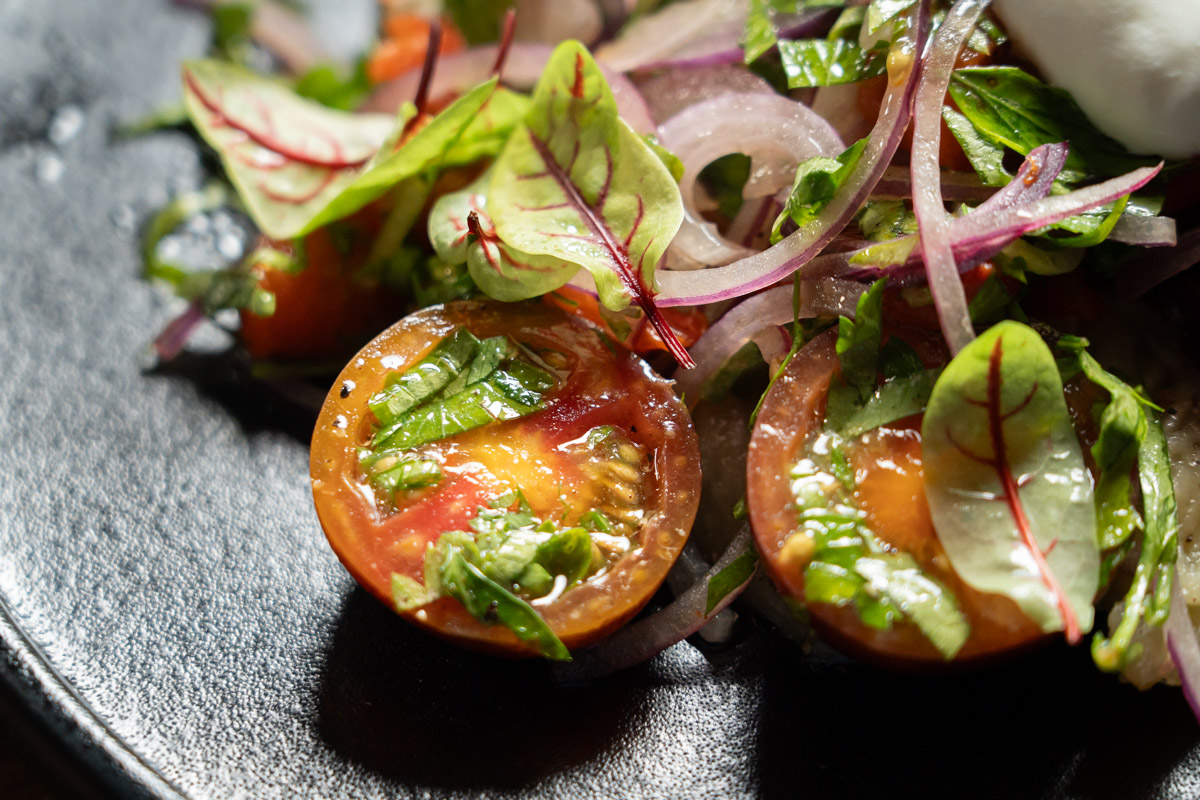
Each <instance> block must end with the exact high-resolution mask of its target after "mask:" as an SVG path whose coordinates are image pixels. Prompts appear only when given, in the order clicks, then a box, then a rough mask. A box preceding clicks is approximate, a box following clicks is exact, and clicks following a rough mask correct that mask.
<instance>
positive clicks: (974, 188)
mask: <svg viewBox="0 0 1200 800" xmlns="http://www.w3.org/2000/svg"><path fill="white" fill-rule="evenodd" d="M996 191H997V190H996V189H995V187H992V186H984V185H983V184H982V183H981V182H980V180H979V178H978V176H976V175H975V173H973V172H952V171H949V170H943V171H942V198H943V199H945V200H952V201H956V202H962V203H979V202H982V201H984V200H987V199H988V198H989V197H991V196H992V195H994V194H995V193H996ZM871 196H872V197H879V198H884V199H889V200H907V199H908V198H910V197H912V174H911V173H910V171H909V170H908V169H907V168H905V167H888V168H887V169H885V170H884V171H883V177H882V178H880V179H879V183H877V184H875V190H874V191H873V192H871Z"/></svg>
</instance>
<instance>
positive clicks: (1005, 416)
mask: <svg viewBox="0 0 1200 800" xmlns="http://www.w3.org/2000/svg"><path fill="white" fill-rule="evenodd" d="M922 441H923V451H922V458H923V460H924V467H925V495H926V498H927V499H928V501H929V508H930V512H931V514H932V518H933V523H934V526H935V528H936V529H937V532H938V538H939V539H940V540H941V543H942V546H943V547H944V548H945V550H946V555H947V557H948V558H949V559H950V563H951V564H952V565H953V567H954V570H955V572H957V573H958V575H959V576H960V577H961V578H962V579H963V580H964V581H966V582H967V583H968V584H970V585H971V586H972V587H974V588H976V589H978V590H979V591H982V592H993V593H998V594H1003V595H1006V596H1008V597H1011V598H1012V599H1013V600H1014V601H1015V602H1016V603H1017V605H1018V606H1020V608H1021V610H1022V611H1024V612H1025V613H1026V614H1027V615H1028V616H1029V617H1030V618H1031V619H1032V620H1034V621H1035V622H1036V623H1037V624H1038V625H1039V626H1040V627H1041V628H1042V630H1045V631H1057V630H1064V631H1065V632H1066V635H1067V638H1068V640H1069V641H1072V642H1074V641H1077V640H1078V639H1079V637H1080V636H1081V635H1082V633H1084V632H1086V631H1088V630H1090V629H1091V627H1092V621H1093V615H1094V610H1093V608H1092V599H1093V598H1094V597H1095V594H1096V589H1097V587H1098V585H1099V574H1100V553H1099V547H1098V545H1097V542H1096V511H1095V507H1094V505H1093V494H1092V486H1091V479H1090V477H1089V475H1088V472H1087V467H1086V466H1085V464H1084V461H1083V453H1082V451H1081V449H1080V445H1079V439H1078V437H1077V436H1076V433H1075V427H1074V425H1073V424H1072V422H1071V417H1070V414H1069V412H1068V411H1067V405H1066V400H1065V399H1064V397H1063V390H1062V380H1061V378H1060V377H1059V371H1058V366H1057V364H1056V363H1055V360H1054V357H1053V355H1052V354H1051V352H1050V348H1049V347H1047V345H1046V343H1045V342H1044V341H1042V338H1041V336H1039V335H1038V333H1037V332H1036V331H1034V330H1033V329H1032V328H1029V327H1028V326H1026V325H1023V324H1021V323H1019V322H1012V321H1007V322H1001V323H999V324H998V325H995V326H993V327H992V328H990V329H989V330H988V331H986V332H985V333H984V334H982V335H981V336H980V337H979V338H978V339H976V340H975V341H973V342H972V343H971V344H970V345H968V346H967V347H966V348H964V349H963V350H962V352H960V353H959V354H958V356H956V357H955V358H954V360H952V361H951V362H950V364H949V365H948V366H947V367H946V368H945V370H944V371H943V372H942V375H941V377H940V378H938V381H937V383H936V385H935V386H934V388H933V393H932V394H931V395H930V398H929V407H928V409H927V411H926V412H925V420H924V423H923V426H922Z"/></svg>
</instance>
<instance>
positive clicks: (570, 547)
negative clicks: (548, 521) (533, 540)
mask: <svg viewBox="0 0 1200 800" xmlns="http://www.w3.org/2000/svg"><path fill="white" fill-rule="evenodd" d="M534 561H536V562H537V563H538V565H540V566H541V567H542V568H543V569H545V570H546V572H548V573H549V574H550V575H564V576H566V578H567V585H568V586H570V585H571V584H573V583H575V582H576V581H581V580H583V579H584V578H586V577H587V574H588V568H589V567H591V565H592V537H591V536H589V535H588V532H587V531H586V530H584V529H583V528H568V529H567V530H565V531H558V532H557V533H555V534H554V535H553V536H551V537H550V538H549V539H547V540H546V541H545V542H543V543H542V544H541V545H539V546H538V548H537V554H536V555H535V556H534Z"/></svg>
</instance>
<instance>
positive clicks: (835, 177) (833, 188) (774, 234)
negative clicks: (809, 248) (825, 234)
mask: <svg viewBox="0 0 1200 800" xmlns="http://www.w3.org/2000/svg"><path fill="white" fill-rule="evenodd" d="M866 144H867V140H866V139H859V140H858V141H857V142H855V143H854V144H852V145H850V146H849V147H848V148H846V150H845V151H843V152H842V154H841V155H839V156H838V157H837V158H827V157H825V156H816V157H814V158H810V159H808V160H807V161H804V162H802V163H801V164H800V166H799V167H798V168H797V169H796V179H795V181H793V183H792V191H791V194H789V195H788V199H787V203H786V204H785V205H784V208H783V211H782V212H780V214H779V216H778V217H777V218H776V219H775V224H774V226H773V227H772V228H771V241H772V242H778V241H779V240H780V239H782V238H783V225H784V223H785V222H787V221H788V220H789V219H790V220H791V221H792V222H794V223H796V225H798V226H800V227H803V226H804V225H806V224H808V223H809V222H811V221H812V220H814V219H816V217H817V216H818V215H819V214H820V213H821V210H822V209H823V208H825V206H826V205H828V204H829V201H830V200H832V199H833V198H834V195H836V194H837V191H838V189H840V188H841V186H842V184H843V183H845V182H846V178H848V177H849V176H850V174H851V173H852V172H853V171H854V167H855V166H856V165H857V164H858V160H859V159H860V158H861V157H862V154H863V150H864V148H865V147H866Z"/></svg>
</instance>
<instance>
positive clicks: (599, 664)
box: [551, 524, 757, 683]
mask: <svg viewBox="0 0 1200 800" xmlns="http://www.w3.org/2000/svg"><path fill="white" fill-rule="evenodd" d="M752 549H753V544H752V537H751V535H750V526H749V525H748V524H743V525H742V529H741V531H739V533H738V535H737V536H735V537H734V538H733V541H732V542H730V543H729V547H728V548H726V550H725V552H724V553H722V554H721V557H720V558H719V559H717V563H716V564H714V565H713V568H712V569H710V570H709V571H708V573H707V574H705V576H704V577H703V578H702V579H700V580H699V581H696V583H695V584H694V585H693V586H692V587H691V588H690V589H688V590H687V591H686V592H684V593H683V594H681V595H680V596H679V597H677V598H676V599H675V601H674V602H673V603H671V604H670V605H669V606H667V607H666V608H664V609H662V610H661V611H656V612H654V613H653V614H651V615H649V616H647V617H643V618H642V619H640V620H638V621H637V622H634V623H633V624H631V625H626V626H625V627H624V628H622V629H621V630H619V631H617V632H616V633H614V634H613V635H612V636H610V637H608V638H607V639H604V640H603V641H601V642H600V643H599V644H596V645H593V646H592V647H589V648H586V649H584V650H580V651H579V652H577V653H575V654H574V655H575V660H574V661H571V662H569V663H565V664H553V665H551V670H552V671H553V674H554V678H555V680H556V681H557V682H559V683H583V682H586V681H591V680H595V679H596V678H601V677H603V676H605V675H610V674H612V673H614V672H617V671H619V670H623V669H627V668H629V667H632V666H634V665H635V664H640V663H642V662H643V661H646V660H648V659H650V658H652V657H654V656H656V655H658V654H659V653H661V652H662V651H663V650H666V649H667V648H668V647H671V646H672V645H675V644H678V643H679V642H682V641H683V640H684V639H686V638H687V637H689V636H691V635H692V634H693V633H695V632H696V631H698V630H700V629H701V628H703V627H704V626H705V625H706V624H707V623H708V622H709V620H711V619H712V618H713V617H715V616H716V615H717V614H719V613H720V612H721V611H723V610H724V609H725V607H726V606H728V605H729V604H730V603H732V602H733V601H734V600H735V599H736V598H737V596H738V595H739V594H741V593H742V591H743V590H744V589H745V588H746V586H747V584H749V583H750V581H749V579H747V580H746V582H745V583H743V584H742V585H741V586H738V587H737V588H736V589H734V590H733V591H731V592H729V594H727V595H725V597H723V598H721V601H720V602H719V603H717V605H716V607H715V608H713V610H712V611H710V612H708V613H705V606H707V605H708V582H709V581H710V580H712V579H713V578H714V577H716V576H717V574H718V573H720V572H721V570H723V569H725V567H727V566H729V565H730V564H731V563H733V561H734V559H736V558H738V557H739V556H741V555H743V554H745V553H747V552H749V551H751V550H752ZM755 571H757V570H755ZM751 577H753V574H751Z"/></svg>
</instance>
